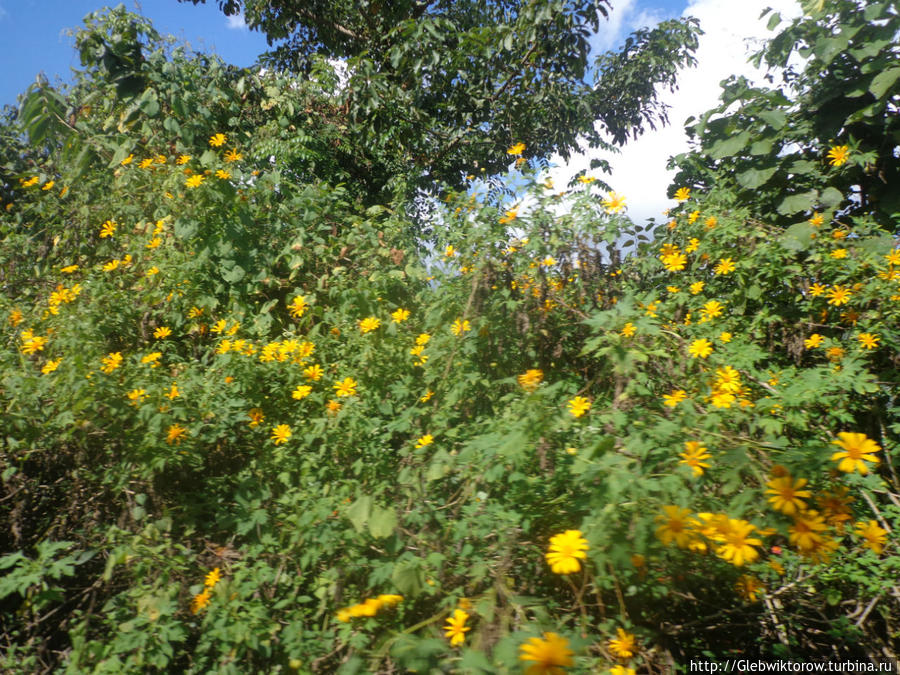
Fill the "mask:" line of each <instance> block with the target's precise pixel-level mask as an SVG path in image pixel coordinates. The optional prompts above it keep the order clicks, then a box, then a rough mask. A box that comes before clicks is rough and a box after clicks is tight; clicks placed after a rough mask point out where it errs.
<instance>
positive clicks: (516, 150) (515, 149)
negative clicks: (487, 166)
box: [506, 143, 525, 156]
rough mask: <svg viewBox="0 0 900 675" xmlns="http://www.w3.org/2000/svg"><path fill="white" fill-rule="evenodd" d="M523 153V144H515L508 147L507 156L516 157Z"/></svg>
mask: <svg viewBox="0 0 900 675" xmlns="http://www.w3.org/2000/svg"><path fill="white" fill-rule="evenodd" d="M523 152H525V144H524V143H516V144H515V145H513V146H512V147H510V148H509V149H508V150H507V151H506V154H507V155H513V156H518V155H521V154H522V153H523Z"/></svg>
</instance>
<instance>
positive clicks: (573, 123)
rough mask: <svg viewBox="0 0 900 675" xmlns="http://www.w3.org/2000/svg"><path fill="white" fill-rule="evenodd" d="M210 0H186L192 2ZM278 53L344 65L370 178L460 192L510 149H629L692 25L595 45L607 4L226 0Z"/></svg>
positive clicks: (348, 118)
mask: <svg viewBox="0 0 900 675" xmlns="http://www.w3.org/2000/svg"><path fill="white" fill-rule="evenodd" d="M203 1H205V0H192V2H194V3H195V4H197V3H198V2H203ZM219 6H220V8H221V9H222V10H223V11H224V12H225V13H226V14H236V13H238V12H242V13H243V16H244V18H245V20H246V21H247V24H248V25H249V26H250V27H251V28H255V29H259V30H262V31H263V32H265V34H266V36H267V38H268V40H269V43H270V44H272V45H274V46H275V49H274V50H273V51H272V52H270V53H269V54H268V55H266V56H265V57H264V59H263V62H264V63H266V64H267V65H269V66H270V67H272V68H274V69H275V70H277V71H279V72H284V73H294V74H299V73H304V72H309V71H310V69H311V68H312V67H313V65H314V63H316V60H315V58H316V57H318V58H322V57H324V58H328V59H340V60H341V61H343V62H344V63H345V64H346V68H347V81H346V83H345V84H344V85H343V86H342V90H341V91H342V94H341V96H340V103H339V106H338V110H339V112H338V114H337V120H336V122H337V123H339V124H341V125H342V126H343V127H344V128H345V133H346V135H347V139H348V140H347V142H348V143H349V144H351V145H352V146H353V147H365V148H366V149H367V153H368V155H369V160H368V161H367V163H366V166H365V172H366V173H367V174H369V180H370V181H372V182H373V184H374V185H388V184H393V183H394V182H395V181H397V180H398V176H404V177H405V179H406V180H410V181H412V183H413V184H415V185H419V186H421V185H422V184H423V183H427V182H429V181H431V182H434V181H437V182H445V183H448V184H449V185H452V186H455V187H460V186H462V184H463V182H462V181H463V177H464V176H465V175H466V174H468V173H469V172H470V171H471V169H472V168H473V167H479V168H485V169H486V171H487V172H488V173H489V174H493V173H496V172H498V171H502V170H503V169H505V167H506V165H507V164H508V157H507V156H506V154H505V149H506V148H507V147H509V146H511V145H513V144H514V143H524V144H525V146H526V148H527V150H526V154H527V156H528V157H549V156H550V155H551V154H553V153H559V154H560V155H561V156H562V157H564V158H568V157H569V156H570V155H571V153H572V152H575V151H578V149H579V148H580V147H581V146H582V144H586V145H587V147H590V148H594V147H598V146H602V145H603V144H605V143H610V142H613V143H619V144H621V143H624V142H625V141H626V140H627V139H629V138H634V137H636V136H638V135H639V134H640V133H642V131H643V130H645V129H646V128H654V127H655V126H656V125H657V124H660V123H663V122H665V121H667V120H666V113H665V106H664V105H663V104H662V103H661V102H660V99H659V95H660V93H661V92H662V90H663V89H665V88H669V89H671V88H674V87H675V85H676V74H677V73H678V71H679V70H681V69H682V68H684V67H686V66H689V65H692V64H693V63H694V59H693V50H694V49H695V48H696V45H697V36H698V33H699V29H698V26H697V24H696V22H695V21H693V20H690V19H686V20H672V21H664V22H662V23H660V24H659V25H658V26H656V27H655V28H652V29H642V30H639V31H637V32H636V33H634V34H633V35H632V36H630V37H629V38H628V40H627V41H626V44H625V45H624V47H623V48H622V49H621V50H620V51H615V52H608V53H594V52H593V50H592V48H591V40H592V35H594V34H595V33H596V32H597V31H598V29H600V27H601V22H602V21H603V20H604V19H605V17H606V16H607V14H608V12H609V11H610V7H609V2H608V1H607V0H578V1H573V0H565V1H564V0H538V1H534V0H529V1H527V2H525V1H522V0H515V1H510V0H506V1H503V2H480V1H478V0H437V1H434V2H426V1H410V0H404V1H402V2H381V1H380V0H379V1H374V0H373V1H369V0H365V1H361V2H345V1H343V0H340V1H337V2H335V1H333V0H328V1H324V0H318V1H316V2H295V1H293V0H279V1H276V2H269V1H265V2H262V1H260V2H257V1H256V0H245V1H244V2H237V1H235V0H220V2H219Z"/></svg>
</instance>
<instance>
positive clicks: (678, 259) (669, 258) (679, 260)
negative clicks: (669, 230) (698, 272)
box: [662, 251, 687, 272]
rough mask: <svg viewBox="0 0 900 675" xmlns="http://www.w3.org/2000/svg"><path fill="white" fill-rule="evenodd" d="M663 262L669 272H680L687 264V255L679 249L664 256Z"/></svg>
mask: <svg viewBox="0 0 900 675" xmlns="http://www.w3.org/2000/svg"><path fill="white" fill-rule="evenodd" d="M662 263H663V265H664V266H665V268H666V270H667V271H669V272H680V271H681V270H683V269H684V268H685V265H687V256H686V255H685V254H684V253H680V252H678V251H676V252H674V253H671V254H669V255H665V256H663V257H662Z"/></svg>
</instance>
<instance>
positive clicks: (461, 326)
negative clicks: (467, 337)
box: [450, 318, 472, 336]
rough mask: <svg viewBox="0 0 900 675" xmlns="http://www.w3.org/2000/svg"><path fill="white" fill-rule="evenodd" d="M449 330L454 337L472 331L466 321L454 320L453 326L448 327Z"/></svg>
mask: <svg viewBox="0 0 900 675" xmlns="http://www.w3.org/2000/svg"><path fill="white" fill-rule="evenodd" d="M450 330H451V331H453V334H454V335H456V336H459V335H462V334H463V333H467V332H469V331H470V330H472V326H471V324H469V320H468V319H461V318H460V319H456V320H455V321H454V322H453V325H452V326H450Z"/></svg>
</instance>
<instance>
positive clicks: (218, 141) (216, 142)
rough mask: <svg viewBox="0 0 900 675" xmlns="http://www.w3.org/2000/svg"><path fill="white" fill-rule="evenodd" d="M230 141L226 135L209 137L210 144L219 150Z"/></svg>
mask: <svg viewBox="0 0 900 675" xmlns="http://www.w3.org/2000/svg"><path fill="white" fill-rule="evenodd" d="M226 140H228V139H227V137H226V136H225V134H213V135H212V136H210V137H209V144H210V145H211V146H213V147H214V148H219V147H222V146H223V145H225V141H226Z"/></svg>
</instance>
